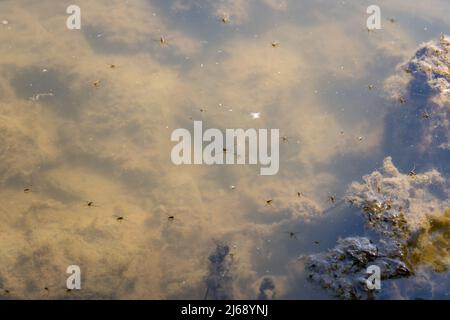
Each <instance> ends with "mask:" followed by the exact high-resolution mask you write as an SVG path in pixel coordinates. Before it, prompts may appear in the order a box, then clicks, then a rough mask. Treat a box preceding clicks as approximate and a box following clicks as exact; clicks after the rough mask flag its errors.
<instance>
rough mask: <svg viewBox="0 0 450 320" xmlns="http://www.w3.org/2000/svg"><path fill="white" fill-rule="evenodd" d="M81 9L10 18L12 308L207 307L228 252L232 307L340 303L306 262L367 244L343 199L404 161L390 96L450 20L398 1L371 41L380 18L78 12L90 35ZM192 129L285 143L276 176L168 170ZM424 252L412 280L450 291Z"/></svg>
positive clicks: (347, 8) (150, 9)
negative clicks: (269, 132)
mask: <svg viewBox="0 0 450 320" xmlns="http://www.w3.org/2000/svg"><path fill="white" fill-rule="evenodd" d="M70 4H71V3H70V1H69V2H68V1H56V0H43V1H31V0H20V1H12V0H11V1H9V0H6V1H1V2H0V20H2V21H3V22H2V24H1V25H0V110H1V113H0V159H1V161H0V186H1V187H0V252H1V253H0V288H2V290H3V291H5V292H0V297H1V298H41V299H49V298H68V299H69V298H118V299H130V298H138V299H167V298H177V299H183V298H195V299H203V298H204V297H205V292H206V288H207V285H208V281H207V280H208V277H211V269H210V263H211V261H210V259H208V257H209V256H210V254H211V253H212V252H214V250H215V248H216V245H217V244H227V245H228V246H229V249H230V255H229V257H228V259H229V261H228V264H229V268H227V271H226V272H227V273H229V274H227V277H226V282H227V286H226V288H224V290H226V291H227V292H226V293H227V294H226V297H229V298H248V299H254V298H257V297H258V294H259V293H260V284H261V281H262V279H263V278H264V277H269V278H270V279H272V280H273V283H274V288H272V289H270V290H271V291H273V292H276V295H275V297H276V298H290V299H293V298H294V299H295V298H331V297H332V296H330V295H329V294H328V293H327V292H326V291H324V290H322V289H321V288H318V287H316V286H314V285H313V284H311V283H309V282H308V281H306V279H305V278H306V277H305V274H304V271H303V265H302V262H301V261H299V260H298V259H297V257H298V256H300V255H305V254H309V253H313V252H320V251H325V250H327V249H328V248H331V247H333V246H334V244H335V241H336V240H337V239H338V238H339V237H344V236H348V235H355V234H361V233H364V225H363V222H362V221H361V218H360V216H359V215H358V213H357V212H356V210H355V209H352V208H349V207H348V206H346V205H345V204H342V203H341V202H340V201H336V203H333V202H334V201H330V197H331V196H333V197H336V199H338V200H339V199H340V198H341V197H342V196H343V195H344V193H345V191H346V189H347V187H348V185H349V183H350V182H352V181H355V180H357V181H359V180H361V177H362V176H363V175H365V174H367V173H370V172H372V171H373V170H375V169H377V168H378V167H380V165H381V162H382V160H383V158H384V157H385V156H388V155H391V154H390V152H391V150H392V148H391V149H389V146H387V143H386V140H388V138H386V132H387V131H388V129H389V128H386V127H387V125H388V124H387V122H386V117H387V116H389V112H390V108H391V105H390V103H389V102H388V101H387V100H386V98H385V95H384V92H383V82H384V81H385V79H386V78H387V77H388V76H390V75H392V73H393V72H394V67H395V66H396V65H397V64H398V63H400V62H402V61H404V60H406V59H408V58H409V57H410V56H411V55H413V54H414V52H415V49H416V48H417V47H418V45H419V44H420V43H421V42H423V41H428V40H431V39H436V38H438V37H439V35H440V34H441V33H447V34H448V33H449V32H450V31H449V29H450V25H449V20H448V12H450V3H449V2H448V1H444V0H431V1H426V2H423V1H408V2H405V1H400V0H398V1H397V0H391V1H385V2H383V4H382V5H381V7H382V24H383V29H382V30H377V31H376V32H367V30H366V26H365V24H366V19H367V15H366V8H367V6H369V5H370V4H371V3H370V2H369V1H344V2H339V3H333V4H331V3H330V1H288V0H262V1H243V0H227V1H220V2H219V1H212V0H206V1H195V0H191V1H189V0H186V1H182V0H178V1H162V0H160V1H148V0H130V1H119V0H109V1H99V0H96V1H87V0H79V1H77V5H79V6H80V7H81V10H82V28H81V30H68V29H67V28H66V19H67V17H68V15H67V14H66V8H67V6H69V5H70ZM390 18H395V20H392V21H390V20H389V19H390ZM161 37H163V41H161ZM251 113H260V117H259V118H257V119H254V118H253V117H252V116H251ZM193 120H201V121H203V125H204V126H205V127H208V128H218V129H221V130H224V129H226V128H279V129H280V135H281V136H285V137H286V138H287V139H285V141H282V142H281V143H280V171H279V173H278V174H277V175H275V176H260V175H259V167H258V166H187V165H185V166H175V165H174V164H173V163H172V161H171V159H170V152H171V149H172V147H173V145H174V143H173V142H171V141H170V135H171V133H172V131H173V130H174V129H177V128H187V129H191V128H192V123H193ZM408 143H409V142H406V141H405V144H408ZM396 161H398V164H399V166H400V167H401V169H402V170H403V171H406V172H407V171H408V170H411V168H412V166H413V165H414V162H417V161H409V160H408V159H400V158H399V159H396V158H395V157H394V162H396ZM422 165H423V166H427V163H423V164H422ZM434 165H435V164H433V166H434ZM444 166H445V165H444ZM445 173H446V172H444V174H445ZM299 193H300V194H299ZM269 199H272V200H273V201H272V203H271V205H267V203H266V201H267V200H269ZM445 228H446V229H444V230H446V231H444V236H443V237H444V239H446V240H445V241H448V237H447V238H445V237H446V235H448V233H446V232H448V225H447V226H446V227H445ZM291 232H295V237H293V236H291V234H290V233H291ZM445 241H444V242H443V243H444V245H445V244H446V243H447V244H448V242H445ZM441 243H442V242H441ZM427 248H428V249H427V250H426V254H424V255H423V256H416V258H415V259H416V260H415V261H416V263H423V261H425V260H426V261H432V264H433V265H434V266H435V267H436V268H437V269H439V270H437V271H439V273H440V276H441V277H442V276H443V274H444V279H446V280H445V281H448V279H447V275H446V273H447V271H446V268H445V267H444V268H443V269H442V265H443V264H444V266H445V264H446V263H448V257H446V256H445V255H444V254H443V252H446V251H445V248H444V249H442V245H441V247H440V249H435V248H434V247H427ZM447 249H448V248H447ZM436 256H437V257H438V258H436ZM440 257H441V258H440ZM443 259H447V260H443ZM443 261H444V262H443ZM69 265H79V266H80V267H81V270H82V290H81V291H72V292H66V278H67V276H68V275H67V274H66V268H67V266H69ZM401 281H403V282H408V281H409V280H408V279H406V280H405V279H403V280H401ZM441 281H442V280H441ZM444 283H445V282H444ZM447 289H448V286H446V288H444V289H440V290H441V291H439V292H440V295H439V294H438V295H436V296H433V297H446V290H447ZM6 290H7V291H6ZM389 297H393V296H392V295H390V296H388V298H389ZM394 297H396V298H399V296H395V295H394ZM401 297H405V298H414V297H415V296H414V293H412V294H411V295H410V296H401Z"/></svg>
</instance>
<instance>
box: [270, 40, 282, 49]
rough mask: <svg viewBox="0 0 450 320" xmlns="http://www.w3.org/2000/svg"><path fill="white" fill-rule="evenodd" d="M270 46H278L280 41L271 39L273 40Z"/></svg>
mask: <svg viewBox="0 0 450 320" xmlns="http://www.w3.org/2000/svg"><path fill="white" fill-rule="evenodd" d="M271 46H272V48H278V47H279V46H280V43H279V42H276V41H273V42H272V43H271Z"/></svg>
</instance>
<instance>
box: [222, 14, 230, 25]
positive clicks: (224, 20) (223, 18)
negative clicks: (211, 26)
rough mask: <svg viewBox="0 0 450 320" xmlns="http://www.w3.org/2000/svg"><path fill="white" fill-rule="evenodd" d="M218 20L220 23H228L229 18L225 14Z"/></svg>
mask: <svg viewBox="0 0 450 320" xmlns="http://www.w3.org/2000/svg"><path fill="white" fill-rule="evenodd" d="M220 21H221V22H222V23H230V18H229V17H228V16H227V15H223V16H222V17H221V18H220Z"/></svg>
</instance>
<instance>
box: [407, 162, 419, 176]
mask: <svg viewBox="0 0 450 320" xmlns="http://www.w3.org/2000/svg"><path fill="white" fill-rule="evenodd" d="M408 176H410V177H412V178H414V177H415V176H417V173H416V165H414V167H413V169H412V170H411V171H410V172H409V173H408Z"/></svg>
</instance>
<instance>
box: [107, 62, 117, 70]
mask: <svg viewBox="0 0 450 320" xmlns="http://www.w3.org/2000/svg"><path fill="white" fill-rule="evenodd" d="M108 66H109V67H110V68H111V69H115V68H116V67H117V66H116V65H115V64H113V63H110V64H109V65H108Z"/></svg>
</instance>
